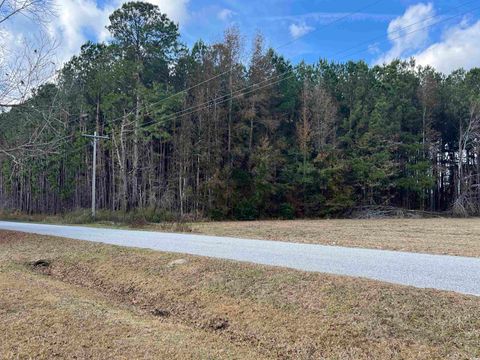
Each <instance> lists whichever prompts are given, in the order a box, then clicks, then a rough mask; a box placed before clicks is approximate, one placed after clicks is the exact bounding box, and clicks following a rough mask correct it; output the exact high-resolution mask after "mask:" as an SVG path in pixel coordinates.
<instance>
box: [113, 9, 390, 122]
mask: <svg viewBox="0 0 480 360" xmlns="http://www.w3.org/2000/svg"><path fill="white" fill-rule="evenodd" d="M382 1H384V0H376V1H374V2H372V3H370V4H368V5H366V6H363V7H361V8H359V9H357V10H355V11H353V12H351V13H348V14H346V15H344V16H341V17H339V18H337V19H335V20H333V21H331V22H329V23H327V24H324V25H323V26H321V27H320V28H317V29H315V30H314V31H313V32H315V31H318V30H319V29H321V28H324V27H327V26H330V25H333V24H335V23H337V22H340V21H342V20H344V19H346V18H348V17H351V16H353V15H356V14H358V13H359V12H361V11H363V10H366V9H368V8H370V7H372V6H375V5H377V4H379V3H380V2H382ZM313 32H311V33H313ZM299 39H300V38H296V39H293V40H290V41H288V42H286V43H284V44H281V45H279V46H277V47H276V48H274V49H275V50H278V49H280V48H283V47H285V46H287V45H290V44H292V43H294V42H295V41H298V40H299ZM232 71H233V68H232V67H230V68H229V69H228V70H226V71H224V72H221V73H219V74H217V75H214V76H212V77H211V78H209V79H206V80H203V81H201V82H199V83H197V84H195V85H192V86H190V87H188V88H186V89H183V90H180V91H178V92H176V93H174V94H172V95H169V96H167V97H166V98H163V99H160V100H158V101H157V102H154V103H152V104H150V105H149V106H152V105H158V104H160V103H162V102H164V101H167V100H170V99H172V98H173V97H176V96H178V95H180V94H183V93H186V92H188V91H190V90H193V89H195V88H197V87H199V86H201V85H204V84H206V83H209V82H210V81H212V80H215V79H218V78H219V77H221V76H223V75H227V74H229V73H230V72H232ZM135 111H136V109H133V110H131V111H130V112H129V113H127V114H126V116H128V115H132V114H133V113H134V112H135ZM123 118H124V116H121V117H118V118H117V119H112V120H110V122H115V121H119V120H121V119H123Z"/></svg>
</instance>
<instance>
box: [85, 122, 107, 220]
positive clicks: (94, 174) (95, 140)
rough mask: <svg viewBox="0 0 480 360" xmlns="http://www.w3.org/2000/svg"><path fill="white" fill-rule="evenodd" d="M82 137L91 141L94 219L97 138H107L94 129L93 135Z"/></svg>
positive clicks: (93, 212)
mask: <svg viewBox="0 0 480 360" xmlns="http://www.w3.org/2000/svg"><path fill="white" fill-rule="evenodd" d="M83 136H84V137H87V138H92V139H93V142H92V145H93V165H92V217H93V218H94V219H95V209H96V206H95V193H96V189H95V185H96V177H97V141H98V140H99V139H108V136H100V135H97V132H96V131H95V132H94V133H93V135H87V134H83Z"/></svg>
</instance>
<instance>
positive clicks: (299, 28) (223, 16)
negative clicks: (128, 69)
mask: <svg viewBox="0 0 480 360" xmlns="http://www.w3.org/2000/svg"><path fill="white" fill-rule="evenodd" d="M55 1H56V3H57V15H58V16H57V17H56V18H55V19H53V20H52V23H51V24H50V27H49V29H50V30H49V31H50V34H51V35H52V36H54V37H55V38H56V39H57V40H58V41H59V44H60V46H59V54H58V56H59V58H60V60H61V61H65V59H68V58H69V57H70V56H71V55H72V54H74V53H76V52H77V51H78V49H79V46H80V45H81V44H82V43H83V42H84V41H86V40H87V39H89V40H93V41H104V40H108V32H107V31H106V30H105V25H106V24H107V23H108V15H109V14H110V13H111V12H112V11H113V10H114V9H115V8H117V7H119V6H120V5H121V3H122V2H125V1H124V0H55ZM149 2H151V3H154V4H156V5H158V6H159V7H160V9H161V10H162V11H163V12H165V13H167V15H169V16H170V17H171V18H172V19H173V20H174V21H176V22H178V23H179V25H180V29H181V35H182V40H183V41H184V42H185V43H187V44H189V45H191V44H192V43H193V42H194V41H196V40H198V39H200V38H201V39H203V40H205V41H206V42H209V43H211V42H215V41H218V40H220V39H221V37H222V33H223V31H224V29H225V28H226V27H228V26H232V25H235V26H238V27H239V28H240V30H241V32H242V34H243V35H244V43H245V54H246V56H248V51H249V48H250V44H251V39H252V36H253V35H254V34H255V33H256V32H257V31H260V32H261V33H262V34H263V35H264V37H265V39H266V43H267V45H269V46H271V47H273V48H275V49H278V51H279V52H280V53H282V54H284V55H285V56H286V57H287V58H288V59H290V60H292V61H293V62H298V61H301V60H305V61H307V62H310V63H311V62H315V61H317V60H318V59H319V58H328V59H332V60H337V61H345V60H348V59H365V60H366V61H367V62H368V63H370V64H375V63H382V62H388V61H391V60H392V59H394V58H405V59H407V58H409V57H411V56H413V57H415V58H416V59H417V61H418V63H420V64H422V65H426V64H429V65H432V66H434V67H436V68H437V69H438V70H440V71H443V72H447V73H448V72H449V71H451V70H452V69H455V68H458V67H465V68H467V69H468V68H471V67H474V66H480V46H478V44H480V21H479V19H480V2H479V1H478V0H476V1H472V0H459V1H447V0H433V1H413V0H310V1H308V0H300V1H293V0H282V1H280V0H263V1H261V0H256V1H255V0H149ZM352 13H355V14H352ZM451 17H454V18H451ZM10 31H11V32H14V33H17V34H18V32H21V31H24V28H23V29H22V28H21V27H17V28H15V26H13V27H12V28H11V29H10Z"/></svg>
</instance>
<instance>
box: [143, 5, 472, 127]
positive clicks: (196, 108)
mask: <svg viewBox="0 0 480 360" xmlns="http://www.w3.org/2000/svg"><path fill="white" fill-rule="evenodd" d="M469 3H471V2H469ZM464 5H465V4H464ZM478 9H480V7H476V8H473V9H470V10H468V11H465V12H463V13H460V14H456V15H454V16H451V17H448V18H445V19H443V20H440V21H437V22H434V23H431V24H429V25H428V26H425V27H422V28H419V29H416V30H413V31H411V32H408V33H406V34H402V35H400V36H398V37H395V38H390V39H386V40H385V41H391V40H396V39H399V38H402V37H404V36H408V35H410V34H412V33H415V32H418V31H421V30H425V29H428V28H430V27H432V26H434V25H438V24H440V23H443V22H446V21H449V20H452V19H454V18H456V17H459V16H462V15H465V14H467V13H470V12H473V11H475V10H478ZM438 16H440V15H438ZM425 20H427V19H424V21H425ZM422 22H423V21H422ZM418 23H421V22H416V23H413V24H409V25H408V26H406V27H404V28H402V29H398V30H397V32H400V31H402V30H404V29H405V28H408V27H411V26H413V25H416V24H418ZM356 47H358V46H354V47H352V49H355V48H356ZM349 50H350V49H347V50H344V51H343V52H345V51H349ZM361 51H365V50H364V49H362V50H361ZM294 71H295V70H294V69H291V70H287V71H285V72H283V73H280V74H278V75H274V76H272V77H270V78H267V79H264V80H262V81H261V82H259V83H255V84H251V85H249V86H246V87H244V88H242V89H240V90H236V91H235V92H234V93H235V94H236V95H235V96H233V97H228V98H226V99H223V98H225V97H226V96H229V95H230V94H226V95H223V96H220V97H218V98H215V99H212V100H209V101H207V102H205V103H202V104H199V105H195V106H192V107H190V108H187V109H182V110H180V111H178V112H175V113H173V114H171V115H168V116H167V117H166V118H164V119H161V120H157V121H153V122H149V123H144V124H140V125H137V127H135V128H142V127H145V126H149V125H152V124H154V123H159V122H163V121H167V120H169V119H171V118H174V117H183V116H185V115H189V114H191V113H194V112H196V111H199V110H202V109H203V108H206V107H209V106H211V105H213V104H216V105H218V104H220V103H223V102H225V101H228V100H230V99H231V98H232V99H233V98H237V97H240V96H244V95H247V94H249V93H251V92H253V91H255V90H259V89H262V88H265V87H267V86H271V85H274V84H276V83H278V82H280V81H283V80H286V79H287V78H291V77H292V76H293V75H292V76H289V77H286V78H283V79H280V80H279V81H274V82H272V83H271V84H267V85H265V86H262V87H260V88H259V89H255V90H253V91H248V92H246V93H243V94H237V93H238V92H241V91H243V90H247V89H248V88H250V87H253V86H256V85H258V84H261V83H264V82H267V81H270V80H273V79H275V78H279V77H281V76H283V75H285V74H288V73H293V74H294ZM216 100H220V101H219V102H216ZM190 110H192V111H190ZM189 111H190V112H189Z"/></svg>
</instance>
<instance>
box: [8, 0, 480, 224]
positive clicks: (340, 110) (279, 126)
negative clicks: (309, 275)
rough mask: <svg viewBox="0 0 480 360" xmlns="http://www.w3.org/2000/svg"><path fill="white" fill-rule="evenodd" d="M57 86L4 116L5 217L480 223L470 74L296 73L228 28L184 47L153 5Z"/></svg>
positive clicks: (114, 27)
mask: <svg viewBox="0 0 480 360" xmlns="http://www.w3.org/2000/svg"><path fill="white" fill-rule="evenodd" d="M107 28H108V30H109V32H110V35H111V40H110V41H109V42H107V43H93V42H88V43H86V44H85V45H83V46H82V48H81V50H80V53H79V55H76V56H73V57H72V58H71V60H70V61H68V62H67V63H66V64H65V65H64V66H63V67H62V69H61V70H59V72H58V74H57V76H56V78H55V80H54V81H51V82H48V83H45V84H43V85H42V86H39V87H37V88H36V89H35V90H34V92H33V93H32V95H31V96H30V97H29V98H28V99H26V100H25V101H23V102H22V103H21V104H17V105H15V106H12V107H8V108H4V111H3V112H2V113H1V114H0V206H1V207H2V208H4V209H16V210H20V211H23V212H28V213H37V212H41V213H61V212H65V211H69V210H73V209H78V208H87V207H88V206H89V204H90V186H91V167H92V147H91V145H90V144H89V140H88V139H86V138H84V137H82V134H85V133H92V132H93V131H97V132H98V133H99V134H102V135H108V136H109V137H110V139H109V140H108V141H102V142H101V143H100V145H99V149H98V150H99V152H98V156H97V175H98V178H97V181H98V182H97V194H96V195H97V204H98V207H99V208H101V209H108V210H112V211H123V212H130V211H138V210H143V211H148V212H149V213H150V214H153V215H152V216H154V217H158V219H161V218H162V217H163V216H170V215H174V216H180V217H187V216H190V217H195V218H200V217H208V218H214V219H223V218H235V219H257V218H277V217H278V218H293V217H321V216H327V217H330V216H342V215H345V214H346V213H347V212H348V211H350V210H351V209H352V208H355V207H359V206H369V205H382V206H395V207H403V208H408V209H419V210H428V211H450V210H453V211H454V212H455V213H458V214H462V215H468V214H470V215H475V214H479V213H480V143H479V140H480V69H478V68H475V69H472V70H470V71H464V70H462V69H459V70H457V71H454V72H452V73H451V74H449V75H444V74H441V73H439V72H437V71H435V70H434V69H433V68H430V67H418V66H416V65H415V63H414V61H413V60H411V61H393V62H391V63H389V64H385V65H381V66H369V65H368V64H366V63H365V62H363V61H348V62H345V63H338V62H331V61H327V60H319V61H318V62H317V63H315V64H306V63H304V62H302V63H299V64H292V63H291V62H290V61H288V60H287V59H285V58H284V57H283V56H282V55H281V54H279V53H277V52H276V51H275V50H273V49H271V48H267V47H266V46H265V44H264V39H263V37H262V36H261V35H260V34H259V35H257V36H256V37H255V38H254V40H253V43H252V44H251V46H250V47H249V51H248V52H249V53H250V54H251V55H250V56H249V57H248V58H246V57H245V53H246V52H247V51H246V50H245V48H246V46H245V44H244V40H243V37H242V36H241V34H240V32H239V30H238V29H236V28H229V29H227V30H226V31H225V34H224V38H223V40H222V41H219V42H217V43H214V44H206V43H205V42H203V41H198V42H196V43H195V44H194V45H193V46H192V47H191V48H188V47H187V46H185V45H184V44H182V43H181V41H180V35H179V29H178V25H176V24H175V23H173V22H172V21H171V20H169V19H168V17H167V16H166V15H165V14H163V13H162V12H161V11H160V9H159V8H158V7H156V6H154V5H151V4H148V3H143V2H130V3H126V4H124V5H123V6H122V7H121V8H120V9H118V10H116V11H114V12H113V13H112V15H111V16H110V24H109V25H108V27H107Z"/></svg>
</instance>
